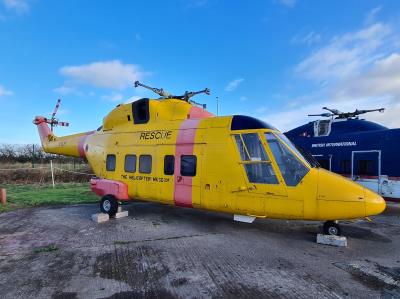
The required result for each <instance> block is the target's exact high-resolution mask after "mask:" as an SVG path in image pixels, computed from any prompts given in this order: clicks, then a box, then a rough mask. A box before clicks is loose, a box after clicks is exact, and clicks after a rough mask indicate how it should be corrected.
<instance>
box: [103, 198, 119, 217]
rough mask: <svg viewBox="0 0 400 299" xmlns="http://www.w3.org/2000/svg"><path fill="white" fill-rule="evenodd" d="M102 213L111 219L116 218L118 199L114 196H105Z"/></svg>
mask: <svg viewBox="0 0 400 299" xmlns="http://www.w3.org/2000/svg"><path fill="white" fill-rule="evenodd" d="M100 211H101V212H102V213H104V214H108V215H109V216H110V217H112V216H115V214H116V213H117V211H118V201H117V199H116V198H115V197H114V196H113V195H106V196H103V197H102V199H101V201H100Z"/></svg>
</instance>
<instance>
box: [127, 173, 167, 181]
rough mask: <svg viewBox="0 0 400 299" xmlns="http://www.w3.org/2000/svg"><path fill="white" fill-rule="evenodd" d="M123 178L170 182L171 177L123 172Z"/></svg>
mask: <svg viewBox="0 0 400 299" xmlns="http://www.w3.org/2000/svg"><path fill="white" fill-rule="evenodd" d="M121 179H124V180H132V181H145V182H156V183H168V182H169V180H170V179H169V178H162V177H151V176H143V175H126V174H122V175H121Z"/></svg>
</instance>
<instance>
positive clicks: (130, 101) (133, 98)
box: [124, 96, 143, 104]
mask: <svg viewBox="0 0 400 299" xmlns="http://www.w3.org/2000/svg"><path fill="white" fill-rule="evenodd" d="M141 98H143V97H141V96H132V97H130V98H129V99H127V100H126V101H125V102H124V103H125V104H129V103H132V102H135V101H137V100H140V99H141Z"/></svg>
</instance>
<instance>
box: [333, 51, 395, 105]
mask: <svg viewBox="0 0 400 299" xmlns="http://www.w3.org/2000/svg"><path fill="white" fill-rule="evenodd" d="M334 96H335V98H336V99H341V100H347V99H349V98H350V99H353V98H368V97H374V96H378V97H391V98H394V99H397V100H398V101H399V100H400V54H399V53H393V54H391V55H389V56H387V57H385V58H382V59H379V60H377V61H375V62H374V63H373V65H372V66H371V67H370V68H369V69H368V70H367V71H365V72H364V73H362V74H359V75H356V76H353V77H350V78H348V79H347V80H343V81H340V82H339V83H338V84H337V86H335V90H334Z"/></svg>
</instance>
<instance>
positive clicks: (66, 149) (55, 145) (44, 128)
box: [33, 116, 94, 158]
mask: <svg viewBox="0 0 400 299" xmlns="http://www.w3.org/2000/svg"><path fill="white" fill-rule="evenodd" d="M33 123H34V124H35V125H36V126H37V127H38V131H39V136H40V141H41V143H42V147H43V150H44V151H45V152H46V153H52V154H59V155H64V156H71V157H82V158H84V157H85V148H84V145H85V141H86V138H87V137H88V136H89V135H91V134H93V133H94V131H90V132H84V133H79V134H74V135H67V136H62V137H57V136H55V135H54V134H53V132H52V131H51V130H50V128H49V126H48V124H47V119H46V118H45V117H43V116H36V117H35V119H34V121H33Z"/></svg>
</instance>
